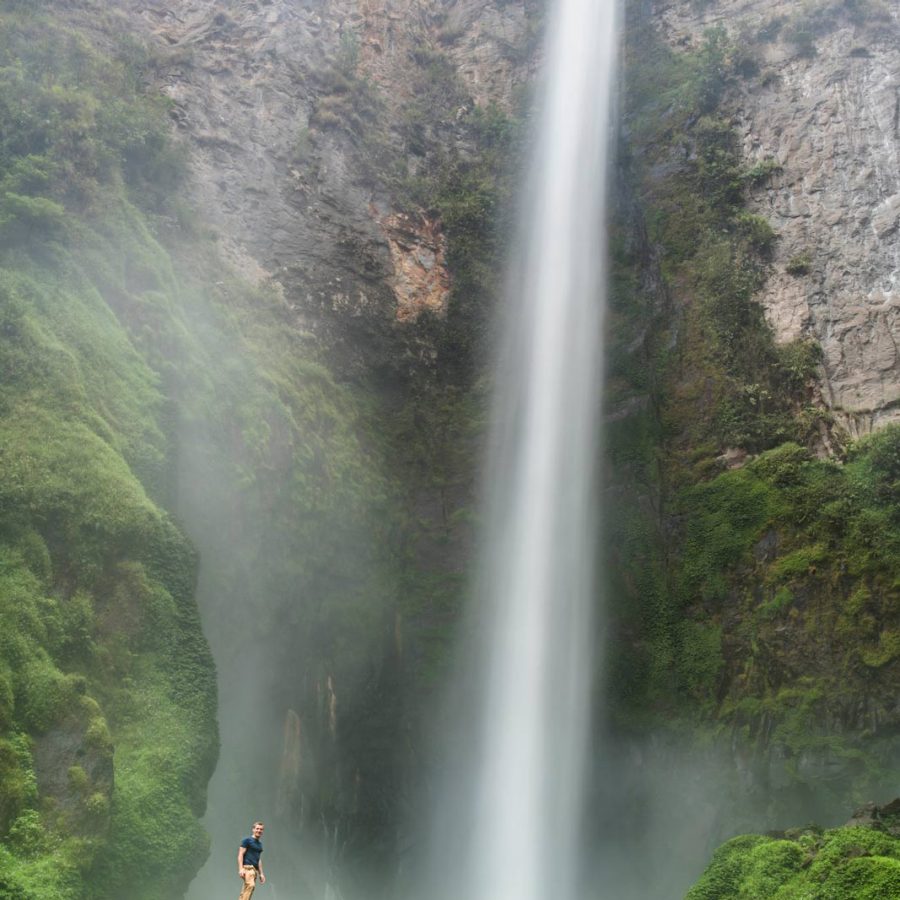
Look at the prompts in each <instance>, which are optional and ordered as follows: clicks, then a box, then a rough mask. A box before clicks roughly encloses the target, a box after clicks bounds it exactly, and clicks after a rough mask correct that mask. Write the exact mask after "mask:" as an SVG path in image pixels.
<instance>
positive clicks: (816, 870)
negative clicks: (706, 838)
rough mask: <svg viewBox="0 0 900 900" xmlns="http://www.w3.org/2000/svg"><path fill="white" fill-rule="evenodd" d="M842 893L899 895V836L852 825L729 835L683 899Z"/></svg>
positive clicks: (784, 898) (781, 899)
mask: <svg viewBox="0 0 900 900" xmlns="http://www.w3.org/2000/svg"><path fill="white" fill-rule="evenodd" d="M847 897H853V898H858V900H876V898H877V900H891V898H896V897H900V839H898V838H897V837H893V836H891V835H889V834H885V833H882V832H879V831H875V830H872V829H868V828H855V827H854V828H836V829H833V830H830V831H825V832H820V831H816V830H804V831H799V832H791V833H789V834H787V835H785V837H783V838H775V837H762V836H759V835H745V836H742V837H737V838H733V839H732V840H730V841H728V843H726V844H724V845H723V846H722V847H720V848H719V849H718V850H717V851H716V854H715V856H714V857H713V860H712V862H711V863H710V865H709V868H708V869H707V870H706V872H705V873H704V874H703V877H702V878H701V879H700V880H699V881H698V882H697V884H696V885H694V887H693V888H691V890H690V891H689V892H688V894H687V896H686V898H685V900H738V898H746V900H763V898H765V900H843V898H847Z"/></svg>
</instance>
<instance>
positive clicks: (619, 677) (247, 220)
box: [0, 0, 900, 900]
mask: <svg viewBox="0 0 900 900" xmlns="http://www.w3.org/2000/svg"><path fill="white" fill-rule="evenodd" d="M599 7H604V8H605V4H599V5H597V4H595V6H594V8H595V11H596V10H597V9H598V8H599ZM549 15H550V12H549V9H546V8H545V7H544V5H543V4H541V3H534V2H531V0H528V2H509V0H490V2H479V3H475V2H472V0H456V2H437V0H405V2H402V3H401V2H394V0H385V2H381V0H377V2H374V0H373V2H354V0H321V2H320V0H308V2H299V0H228V2H225V0H218V2H216V0H178V2H171V0H143V2H137V0H108V2H99V0H40V2H24V0H9V2H7V3H5V4H3V6H2V9H0V110H2V116H0V473H2V477H0V838H2V847H0V896H9V897H15V898H40V900H57V898H65V900H69V898H98V900H102V898H116V900H119V898H121V900H125V898H127V900H145V898H146V900H150V898H157V897H162V896H187V897H190V898H192V900H205V898H207V897H213V896H219V894H222V893H226V892H228V891H235V890H236V889H237V888H236V885H237V881H236V879H235V877H234V856H235V852H236V845H237V842H238V840H239V839H240V838H241V837H242V836H243V835H244V833H245V831H246V829H247V828H248V827H249V824H250V822H251V821H252V820H253V819H255V818H263V819H265V820H266V823H267V830H266V844H265V846H266V860H267V874H269V875H270V876H271V884H270V886H269V887H268V890H270V891H271V892H272V895H273V896H277V897H279V898H281V900H285V898H291V897H296V898H307V897H309V898H312V897H315V898H320V897H333V898H337V897H341V898H344V900H356V898H363V897H365V898H401V897H402V898H415V897H417V891H418V890H420V888H419V886H420V885H421V884H422V878H423V877H425V874H424V871H423V870H424V869H425V868H427V857H428V855H429V853H428V848H427V846H426V845H427V840H426V838H425V833H426V831H427V830H428V825H427V823H428V822H429V821H430V818H431V811H432V810H433V809H434V807H435V806H436V805H439V804H447V801H446V800H444V801H439V799H438V797H439V789H440V788H439V786H440V785H441V784H442V783H443V779H444V778H445V776H446V769H447V768H448V767H450V768H452V765H451V763H452V761H453V760H454V759H463V758H465V757H466V754H467V752H470V750H471V747H472V744H473V739H472V735H473V733H474V731H475V727H474V724H473V722H472V721H471V718H470V719H469V720H468V721H467V720H466V716H467V714H466V713H462V715H463V724H462V725H460V724H459V721H460V720H458V719H457V720H454V719H453V710H451V712H450V713H449V714H448V716H447V717H446V718H445V717H442V716H441V715H440V714H439V711H440V710H442V709H444V708H445V704H446V702H447V694H448V692H449V693H451V694H452V691H451V690H450V687H451V682H452V681H453V680H454V678H455V677H456V675H455V674H454V673H455V672H458V669H457V668H456V666H457V665H458V664H459V660H458V648H459V645H460V643H461V641H462V640H463V638H464V637H465V632H466V631H467V629H470V628H471V627H472V625H471V622H472V620H471V619H469V618H467V612H466V610H472V609H473V608H474V609H475V610H476V611H477V609H478V608H479V606H480V602H479V601H478V599H477V596H478V595H477V592H476V590H475V589H474V588H473V583H474V582H475V578H474V577H473V576H474V574H475V569H476V562H475V560H476V559H477V557H478V551H479V550H480V549H481V547H482V545H483V544H484V543H485V541H484V538H483V534H484V531H483V525H484V523H483V521H482V519H483V514H482V512H481V509H482V507H481V505H480V503H481V500H482V499H483V495H484V493H485V489H484V483H483V482H482V481H481V480H480V478H479V475H478V472H479V467H480V461H481V458H482V455H483V452H484V450H485V445H486V444H487V443H489V442H490V440H491V438H490V428H489V425H488V418H489V410H490V401H489V399H488V398H489V396H490V392H491V390H492V388H493V386H494V382H495V381H496V380H497V379H496V377H495V376H494V375H493V374H492V373H493V368H492V366H493V362H494V360H493V357H494V350H493V348H494V347H495V346H496V344H495V340H496V339H497V335H496V334H495V333H494V332H495V325H494V323H495V321H496V318H495V314H496V312H497V307H498V306H499V305H500V300H499V298H500V297H501V296H502V294H503V290H504V271H505V266H506V262H507V260H506V259H505V257H506V247H507V246H508V240H509V237H510V235H511V233H512V232H513V231H514V230H515V225H514V222H515V221H516V216H517V214H518V212H519V209H518V207H524V208H525V209H526V210H527V203H525V202H522V201H519V200H518V199H517V198H518V186H519V185H520V184H521V183H522V181H523V178H524V175H523V172H524V170H525V168H526V166H525V159H526V158H527V154H528V151H529V148H530V147H531V146H532V144H533V143H534V129H535V119H536V116H535V113H534V110H535V108H536V105H535V98H534V97H533V92H534V90H535V85H536V84H537V82H538V73H539V71H540V69H541V63H542V58H541V57H542V52H541V47H542V46H543V44H542V40H543V36H544V32H545V30H546V28H547V24H548V23H547V18H548V16H549ZM620 25H621V29H620V31H621V35H620V37H621V46H622V50H621V54H620V65H619V69H620V76H619V87H618V91H617V94H616V95H615V98H614V105H615V106H617V107H618V110H617V122H618V124H617V128H616V138H615V141H616V147H615V149H616V153H615V160H614V163H613V165H612V167H611V172H610V207H611V208H610V210H609V211H608V214H607V216H606V219H607V229H608V235H609V250H608V257H609V264H608V270H609V271H608V275H609V277H608V297H609V300H608V302H609V308H608V313H607V315H606V320H605V325H604V332H605V348H606V349H605V373H603V375H602V376H601V375H600V374H597V375H594V376H590V377H592V378H593V379H594V381H595V390H594V391H593V392H592V393H591V394H590V395H589V396H588V397H587V398H586V399H587V401H588V403H590V402H591V401H592V402H593V403H594V404H595V408H596V409H600V408H602V409H603V411H604V422H605V435H606V437H605V440H604V443H603V447H602V448H601V449H598V450H597V451H596V452H595V454H594V455H595V457H596V459H595V460H594V463H595V469H596V473H597V481H598V484H597V485H596V487H597V490H596V491H590V490H588V491H584V492H583V493H582V495H581V496H580V498H579V499H581V500H588V501H589V506H590V510H589V511H590V512H595V511H596V508H597V507H598V506H599V505H600V504H601V503H602V506H603V509H604V510H605V513H604V521H605V526H604V529H603V532H602V534H601V535H599V536H597V537H596V538H595V539H593V540H591V539H589V538H586V537H585V536H584V535H581V536H578V537H577V538H572V539H571V541H572V542H576V541H577V540H580V539H582V538H584V539H585V540H586V541H588V542H589V543H590V546H589V547H587V549H586V550H585V551H584V552H577V553H575V556H576V557H578V558H580V559H581V561H582V562H584V563H586V564H587V565H589V566H591V567H593V568H596V569H597V571H598V572H602V573H604V575H603V577H602V578H601V579H599V583H598V584H597V586H596V588H595V589H594V590H593V592H592V595H591V596H592V597H593V598H595V603H594V607H595V609H594V610H593V612H594V613H595V616H594V618H593V622H592V624H591V625H589V626H585V627H584V628H583V629H582V631H583V632H586V633H584V634H582V635H580V637H582V638H584V639H585V641H587V642H591V641H593V640H597V639H599V638H600V637H601V635H600V634H599V632H600V631H601V626H602V632H603V635H604V636H605V637H604V639H603V641H602V643H603V644H604V645H605V647H606V650H605V653H604V654H601V655H600V656H599V657H598V658H597V659H596V660H595V661H594V663H593V664H592V666H591V670H590V672H589V674H588V684H589V697H588V702H589V703H590V704H591V706H592V707H593V712H594V716H593V720H594V722H595V723H596V725H595V726H594V730H593V731H592V732H591V734H589V735H587V736H586V737H587V742H586V746H587V754H586V760H585V764H586V770H587V772H586V780H585V783H584V785H583V786H582V787H581V788H580V789H579V791H578V792H579V793H580V794H581V797H580V798H579V801H580V803H581V805H582V806H583V810H584V813H583V818H582V819H581V820H580V821H579V823H578V824H579V829H578V839H579V841H580V842H581V843H582V844H583V849H584V850H585V854H584V860H585V866H584V868H585V871H583V872H582V873H580V876H579V877H580V878H581V879H583V884H584V885H586V886H585V887H583V888H581V891H583V893H579V892H578V891H574V892H570V893H571V896H598V897H605V896H614V897H616V900H630V898H635V900H637V898H641V900H655V898H660V900H664V898H672V897H681V896H685V895H686V894H688V892H689V891H690V892H691V893H690V894H688V896H690V897H691V900H705V898H713V897H734V896H759V897H776V896H778V897H781V898H782V900H785V898H789V897H799V896H803V894H802V893H801V891H802V890H807V889H808V887H809V883H813V884H814V885H815V886H816V890H818V891H819V894H816V896H822V897H826V896H827V897H830V896H835V897H838V896H858V897H862V898H866V897H870V896H871V897H876V896H877V897H891V896H900V888H898V887H897V886H896V883H895V881H896V879H895V876H894V874H893V872H894V867H895V866H896V865H897V862H896V861H897V859H898V858H900V857H898V852H897V849H896V847H895V840H894V830H893V829H895V815H896V812H895V810H894V808H893V806H892V805H891V801H892V800H893V799H894V796H895V793H896V772H897V752H898V746H897V740H898V738H897V734H898V711H897V707H896V700H895V698H896V696H897V681H898V674H900V663H898V656H900V641H898V637H897V635H898V634H900V622H898V607H897V602H896V598H897V583H898V581H897V578H898V565H900V563H898V559H900V555H898V549H900V520H898V517H897V512H896V510H897V508H898V507H897V501H898V499H900V498H898V493H897V490H898V489H897V485H898V483H900V482H898V477H900V476H898V472H900V468H898V458H900V450H898V448H900V433H898V431H897V426H896V425H895V419H896V415H897V409H898V405H897V404H898V394H897V383H898V371H900V369H898V360H897V352H896V346H895V341H896V339H895V335H894V331H895V329H894V320H895V314H894V299H893V291H894V280H895V277H896V270H897V263H896V259H897V253H898V243H900V230H898V228H897V226H898V222H900V219H898V216H900V211H898V210H900V207H898V206H897V203H896V196H897V195H898V192H900V188H898V186H897V178H898V174H897V173H898V167H897V152H898V150H897V140H898V132H897V114H896V110H897V96H898V86H897V84H896V72H897V70H898V69H897V61H898V60H897V57H898V53H900V22H898V13H897V10H896V9H895V8H894V7H893V5H891V4H887V3H882V2H880V0H822V2H818V3H815V4H803V3H799V2H797V3H789V4H782V3H775V2H773V0H705V2H696V0H652V2H630V0H629V2H627V3H626V4H624V9H623V13H622V21H621V23H620ZM592 30H593V29H592ZM595 46H599V38H596V39H595ZM601 94H602V92H600V91H599V90H597V92H596V96H595V97H594V98H593V99H595V100H596V103H597V104H598V105H599V104H602V102H603V101H602V96H601ZM578 118H579V120H580V118H581V117H578ZM576 165H580V164H576ZM532 218H542V217H541V216H534V215H532ZM578 237H579V240H580V239H582V238H584V239H585V240H586V244H585V245H584V246H585V247H587V248H588V249H577V250H576V259H581V258H583V257H586V256H588V255H592V256H595V257H596V258H600V257H602V255H603V247H602V239H601V238H599V237H594V236H592V235H591V234H590V233H589V232H588V231H587V229H586V228H583V229H580V231H579V236H578ZM579 246H580V245H579ZM592 246H593V247H594V251H593V252H592V251H591V249H590V248H591V247H592ZM569 249H575V248H573V247H570V248H569ZM595 312H596V310H595ZM551 318H552V317H551ZM552 324H553V325H556V324H558V323H557V322H555V321H554V322H552ZM589 330H590V329H589V328H588V329H586V331H589ZM597 362H598V360H594V363H597ZM531 369H532V371H531V372H530V374H538V375H539V374H540V373H539V372H538V373H535V372H534V369H533V367H531ZM537 382H538V384H539V386H540V387H541V388H543V387H546V383H545V382H544V381H543V380H542V379H540V378H537ZM571 399H574V398H570V397H566V402H568V401H569V400H571ZM563 408H564V407H563ZM558 411H562V410H561V409H560V410H558ZM573 415H574V416H575V417H576V418H577V419H579V420H581V419H582V416H583V414H582V413H576V414H573ZM500 468H501V469H502V468H503V467H502V465H501V466H500ZM567 486H568V487H569V488H572V487H573V486H574V484H569V485H567ZM585 514H587V513H585ZM542 516H543V514H537V518H541V517H542ZM527 517H529V518H530V517H531V514H530V513H529V514H527ZM531 524H534V525H541V524H546V523H541V522H532V523H531ZM554 530H555V529H554ZM566 542H567V545H569V544H570V541H569V539H566ZM571 546H573V547H574V546H575V544H574V543H572V544H571ZM569 574H572V573H571V572H570V573H569ZM601 597H604V598H606V604H607V611H606V613H605V614H604V615H603V616H602V617H601V616H600V615H599V614H598V613H599V606H600V598H601ZM561 619H562V616H560V619H559V620H554V619H551V625H552V627H553V628H555V627H556V626H557V625H559V624H561ZM475 621H476V622H477V621H478V619H477V616H476V618H475ZM513 621H514V624H515V625H518V624H520V623H519V622H518V621H515V617H514V620H513ZM542 630H544V631H546V630H548V629H547V627H545V628H543V629H542ZM473 673H474V674H475V675H478V674H479V670H478V669H477V668H474V667H473ZM469 684H470V687H469V688H468V690H470V692H472V691H474V692H475V693H478V691H479V689H480V686H481V685H480V683H479V682H478V681H477V680H476V682H475V687H474V688H472V687H471V682H470V683H469ZM465 699H466V698H463V699H462V700H460V701H459V706H461V707H462V709H466V708H467V707H466V706H465V704H464V702H463V700H465ZM457 708H459V707H457ZM448 721H450V722H454V721H456V723H457V724H455V725H451V726H450V727H445V726H446V724H447V722H448ZM601 729H602V731H601ZM601 733H602V735H603V738H602V741H601V739H600V735H601ZM568 749H569V747H568V745H567V746H565V747H562V748H557V749H556V750H554V751H553V752H552V754H551V755H552V757H553V758H552V759H551V761H550V763H549V766H548V770H547V771H548V773H550V772H552V775H553V778H555V777H556V776H557V775H560V774H562V775H565V774H566V773H567V771H568V770H569V769H570V766H569V764H568V763H565V762H564V758H565V756H564V754H565V753H566V751H567V750H568ZM502 762H503V760H501V761H500V763H499V765H501V766H502ZM557 769H558V771H556V770H557ZM547 783H548V784H549V783H554V782H552V781H551V780H550V775H549V774H548V782H547ZM460 799H461V797H460ZM869 801H872V805H871V806H870V807H866V808H864V809H863V811H862V812H861V813H860V814H859V815H857V816H856V817H855V818H854V820H853V824H854V827H851V828H847V829H841V828H837V829H835V830H834V831H824V832H823V831H821V830H816V829H813V828H810V829H806V830H798V831H791V830H790V829H792V828H796V827H798V826H801V825H803V823H807V822H810V821H815V822H817V823H818V825H819V826H821V827H824V828H830V827H832V826H839V825H841V824H842V823H844V822H847V821H848V820H849V819H850V817H851V813H853V811H854V810H855V809H857V808H859V807H862V806H863V804H865V803H867V802H869ZM774 830H777V833H775V831H774ZM745 832H756V833H759V834H761V833H763V832H771V833H769V834H768V835H767V836H765V837H761V836H744V837H738V838H736V839H735V840H734V841H732V842H730V843H728V844H726V845H725V846H724V847H723V849H722V850H721V851H718V852H717V853H716V855H715V857H714V858H713V863H712V865H711V866H710V868H709V869H708V870H707V872H706V874H702V873H703V872H704V868H705V867H706V866H707V864H708V863H709V862H710V859H711V857H712V855H713V850H714V848H715V847H716V846H717V845H718V844H720V843H721V842H723V841H725V840H727V839H729V838H731V837H732V836H734V835H739V834H742V833H745ZM438 833H439V834H440V832H438ZM441 849H442V848H441V846H440V844H439V846H438V852H440V850H441ZM776 862H777V864H776ZM451 865H452V862H451ZM506 865H507V867H508V866H509V865H511V864H506ZM701 875H702V877H701ZM498 877H500V876H498ZM698 879H699V880H698ZM804 879H806V880H807V881H804ZM809 879H812V882H809V883H808V880H809ZM801 882H802V884H801ZM692 884H695V886H694V887H693V888H691V885H692ZM848 885H849V887H848ZM260 890H261V891H265V890H267V888H265V887H263V888H260ZM742 891H743V893H740V892H742ZM779 891H780V892H781V893H779ZM829 891H830V892H831V893H828V892H829ZM842 891H843V893H841V892H842ZM848 891H851V893H848ZM432 896H434V895H432ZM418 900H421V894H419V895H418Z"/></svg>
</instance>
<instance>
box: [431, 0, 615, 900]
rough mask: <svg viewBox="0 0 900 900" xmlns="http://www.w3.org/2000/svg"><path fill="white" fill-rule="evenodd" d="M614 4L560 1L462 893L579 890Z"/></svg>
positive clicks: (500, 899) (510, 407)
mask: <svg viewBox="0 0 900 900" xmlns="http://www.w3.org/2000/svg"><path fill="white" fill-rule="evenodd" d="M616 19H617V16H616V8H615V2H614V0H559V2H558V3H557V7H556V9H555V11H554V12H553V19H552V21H551V23H550V28H549V33H548V39H547V45H546V53H545V62H546V72H545V81H544V86H543V93H542V95H541V101H540V104H539V110H540V113H539V115H540V118H539V131H538V133H537V136H536V147H535V153H534V160H533V165H532V168H531V173H530V178H529V181H528V183H527V185H526V191H527V193H526V196H525V198H524V203H523V212H524V216H523V225H522V228H521V237H520V240H519V242H518V248H517V251H516V260H515V261H514V264H513V265H512V267H511V269H512V271H511V274H510V278H509V283H510V286H509V292H508V303H507V308H506V311H505V314H506V319H505V321H504V334H505V335H506V337H505V341H504V346H503V348H502V352H501V354H500V356H501V362H500V366H499V369H498V372H497V382H496V389H495V396H494V403H493V414H492V433H491V443H490V450H489V458H488V463H487V467H486V478H485V494H486V497H487V501H486V502H487V510H486V534H485V536H484V539H483V541H482V544H483V546H484V548H485V549H484V558H483V560H482V564H481V574H480V583H479V589H478V591H477V600H478V606H479V609H480V612H479V615H480V616H481V617H482V618H481V620H480V626H479V629H478V630H479V631H480V640H479V644H478V650H477V651H476V656H477V657H480V661H479V660H476V663H475V666H474V668H475V669H476V671H477V672H478V673H480V675H479V681H480V684H479V687H478V693H479V694H480V698H479V706H480V712H479V713H478V714H477V715H476V721H475V726H474V727H475V729H476V731H477V734H476V738H475V740H474V741H473V746H472V748H471V759H470V762H469V768H468V769H467V771H465V772H463V773H461V775H460V776H459V777H461V778H462V779H463V781H464V782H467V788H466V790H462V789H461V787H460V782H457V783H456V785H455V787H454V788H453V790H452V791H451V794H452V793H453V792H454V791H455V792H456V793H457V794H459V793H462V794H463V795H464V797H465V799H463V800H461V799H460V798H459V797H458V796H447V797H445V798H444V799H445V802H444V803H443V804H442V805H443V806H445V807H446V808H447V809H448V810H452V812H450V813H449V816H451V817H455V818H456V821H455V822H451V823H450V824H449V825H447V823H446V819H447V816H448V813H446V812H445V813H444V819H445V822H444V825H443V832H444V834H443V835H442V836H441V837H439V841H445V848H448V847H449V848H452V850H451V853H453V854H457V853H458V855H459V858H458V859H456V860H453V861H450V860H445V861H444V865H443V870H442V872H441V874H440V876H438V878H439V880H440V882H441V885H440V888H439V890H438V891H437V894H438V895H441V894H444V895H446V896H448V897H450V896H455V897H465V898H466V900H551V898H552V900H570V898H575V897H577V896H579V890H580V887H579V884H578V871H579V864H578V856H579V853H578V845H579V833H580V825H581V803H582V798H583V793H584V783H583V781H584V778H583V773H584V769H585V762H586V754H587V745H588V740H589V735H590V730H591V729H590V694H591V688H592V684H593V678H594V673H595V672H596V671H597V670H598V668H599V661H598V660H597V659H596V656H595V655H594V649H593V648H592V646H591V636H592V634H593V633H594V631H595V628H596V627H597V622H596V619H595V618H594V610H593V606H594V605H595V592H594V577H593V575H594V573H593V571H592V560H593V557H594V555H595V553H596V552H597V494H596V491H595V490H594V477H593V473H594V470H595V467H596V463H597V456H598V443H597V437H598V436H597V421H598V412H599V404H600V395H601V389H600V388H601V386H600V380H601V378H602V370H603V361H602V349H601V348H602V344H601V340H600V336H601V331H602V316H603V303H604V297H603V291H604V282H605V250H604V240H605V239H604V234H603V221H604V215H605V210H604V205H605V190H606V169H607V152H608V142H609V130H610V129H609V120H610V108H611V100H610V97H611V80H612V71H613V60H614V56H615V34H616ZM469 790H471V794H470V793H468V791H469ZM439 827H440V826H439ZM431 896H435V891H434V889H433V888H432V892H431Z"/></svg>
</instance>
